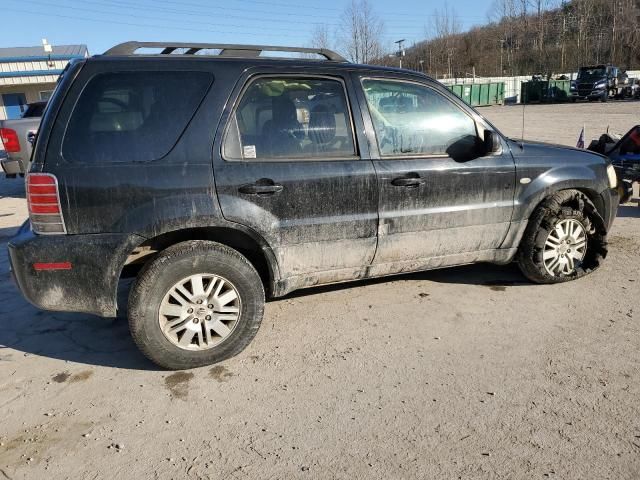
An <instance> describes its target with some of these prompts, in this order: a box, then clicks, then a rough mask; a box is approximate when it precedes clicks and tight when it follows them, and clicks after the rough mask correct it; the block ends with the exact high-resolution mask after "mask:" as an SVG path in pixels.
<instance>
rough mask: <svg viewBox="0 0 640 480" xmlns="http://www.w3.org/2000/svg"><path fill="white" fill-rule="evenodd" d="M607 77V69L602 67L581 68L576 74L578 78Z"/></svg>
mask: <svg viewBox="0 0 640 480" xmlns="http://www.w3.org/2000/svg"><path fill="white" fill-rule="evenodd" d="M606 75H607V69H606V68H602V67H594V68H581V69H580V71H579V72H578V78H593V77H604V76H606Z"/></svg>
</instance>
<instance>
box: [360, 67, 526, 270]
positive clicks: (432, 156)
mask: <svg viewBox="0 0 640 480" xmlns="http://www.w3.org/2000/svg"><path fill="white" fill-rule="evenodd" d="M357 83H358V84H359V85H360V86H361V87H362V90H361V91H360V94H361V96H362V100H361V103H362V104H363V105H368V113H369V119H370V121H371V127H372V128H370V129H369V131H370V133H371V136H372V139H371V143H372V144H373V145H376V144H377V145H378V149H377V152H374V153H373V155H374V156H377V157H378V158H377V159H375V160H374V162H373V163H374V166H375V168H376V171H377V174H378V182H379V188H380V190H379V192H380V193H379V200H380V206H379V214H380V225H379V238H378V249H377V253H376V256H375V259H374V262H373V264H374V265H373V268H372V272H373V273H374V274H384V273H394V272H400V271H405V270H416V269H420V268H427V267H431V266H440V265H446V264H456V263H466V262H472V261H476V260H480V259H483V258H485V257H484V256H485V255H490V252H491V251H492V250H494V249H497V248H499V247H500V245H501V244H502V242H503V240H504V238H505V236H506V234H507V231H508V229H509V225H510V220H511V214H512V212H513V194H514V182H515V165H514V161H513V158H512V157H511V154H510V152H509V151H508V149H506V148H505V149H504V150H502V151H500V152H498V153H493V154H489V155H485V154H482V153H479V152H481V145H480V144H481V138H483V136H484V128H490V127H488V126H484V125H482V123H480V120H481V119H480V117H478V116H477V115H475V114H474V112H473V111H472V110H470V109H467V108H466V107H465V106H464V105H462V104H461V102H459V101H458V100H456V99H454V98H453V97H452V96H451V95H450V94H448V93H447V92H446V91H444V89H443V88H441V87H439V86H436V85H433V84H430V83H429V82H426V81H420V80H418V79H416V81H407V79H406V77H404V78H400V77H398V78H393V77H374V76H371V77H370V76H367V75H362V76H358V82H357Z"/></svg>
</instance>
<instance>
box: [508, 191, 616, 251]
mask: <svg viewBox="0 0 640 480" xmlns="http://www.w3.org/2000/svg"><path fill="white" fill-rule="evenodd" d="M568 190H575V191H578V192H580V193H582V194H583V195H585V196H586V197H587V198H588V199H589V201H591V203H593V205H594V206H595V208H596V212H597V213H598V215H599V216H600V218H601V219H602V218H605V213H606V212H605V209H606V206H605V204H604V201H603V200H602V197H601V196H600V194H599V193H598V191H597V190H596V189H594V188H593V187H592V186H591V185H587V184H582V185H580V186H572V185H571V184H568V183H566V184H565V183H564V182H563V183H562V184H558V185H553V186H552V187H551V188H546V189H544V191H539V192H538V193H537V195H531V196H530V197H529V201H528V203H526V208H525V209H523V213H522V214H521V217H520V220H516V221H515V222H513V225H512V228H511V229H510V230H509V233H508V234H507V238H506V239H505V240H504V242H503V244H502V248H509V247H515V248H517V247H519V246H520V242H521V241H522V237H523V236H524V232H525V230H526V229H527V225H528V223H529V220H530V219H531V218H532V217H533V215H534V214H535V212H536V211H537V210H538V209H539V208H540V207H541V206H542V205H543V204H544V202H546V201H547V200H548V199H549V198H551V197H553V196H554V195H556V194H558V193H560V192H564V191H568ZM516 218H517V217H516Z"/></svg>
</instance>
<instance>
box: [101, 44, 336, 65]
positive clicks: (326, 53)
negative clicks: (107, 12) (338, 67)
mask: <svg viewBox="0 0 640 480" xmlns="http://www.w3.org/2000/svg"><path fill="white" fill-rule="evenodd" d="M141 48H162V52H161V53H160V54H161V55H170V54H172V53H173V52H174V51H175V50H178V49H181V48H183V49H185V50H186V51H185V52H184V54H183V55H195V54H196V53H198V52H199V51H200V50H220V53H219V54H218V56H220V57H242V58H252V57H259V56H260V54H261V53H262V52H293V53H309V54H316V55H320V56H323V57H324V58H326V59H327V60H330V61H332V62H347V60H346V59H345V58H344V57H343V56H341V55H339V54H337V53H336V52H334V51H332V50H326V49H324V48H297V47H276V46H271V45H234V44H224V43H179V42H178V43H168V42H125V43H121V44H119V45H116V46H115V47H112V48H110V49H109V50H107V51H106V52H105V53H104V55H108V56H115V55H120V56H121V55H134V54H135V53H136V51H137V50H140V49H141Z"/></svg>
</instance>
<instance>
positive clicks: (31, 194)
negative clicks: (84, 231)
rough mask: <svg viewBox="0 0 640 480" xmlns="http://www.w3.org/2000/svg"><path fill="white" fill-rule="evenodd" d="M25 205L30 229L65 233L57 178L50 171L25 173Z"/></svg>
mask: <svg viewBox="0 0 640 480" xmlns="http://www.w3.org/2000/svg"><path fill="white" fill-rule="evenodd" d="M27 205H28V206H29V219H30V220H31V229H32V230H33V231H34V232H35V233H40V234H55V233H66V229H65V226H64V219H63V218H62V208H61V207H60V195H59V194H58V180H57V179H56V177H55V176H54V175H51V174H50V173H29V174H27Z"/></svg>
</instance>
